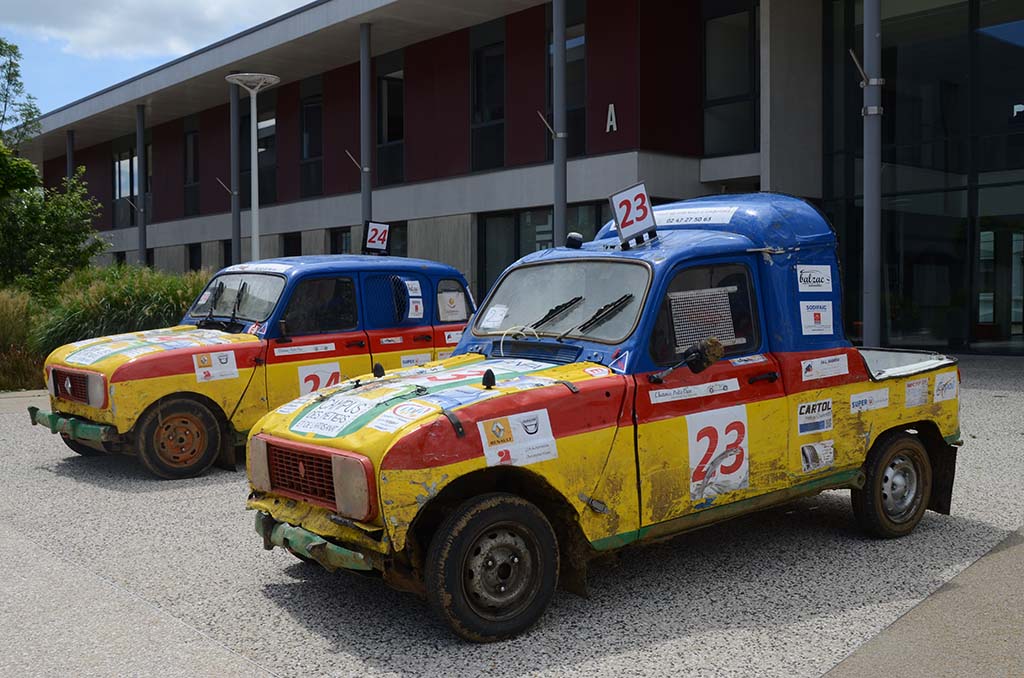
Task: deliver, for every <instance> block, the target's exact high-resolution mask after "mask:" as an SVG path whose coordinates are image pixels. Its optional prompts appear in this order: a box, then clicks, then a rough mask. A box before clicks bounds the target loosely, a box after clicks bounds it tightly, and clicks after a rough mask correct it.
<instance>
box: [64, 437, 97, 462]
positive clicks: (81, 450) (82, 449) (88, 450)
mask: <svg viewBox="0 0 1024 678" xmlns="http://www.w3.org/2000/svg"><path fill="white" fill-rule="evenodd" d="M60 439H61V440H63V441H64V444H65V445H67V446H68V449H69V450H71V451H72V452H75V453H76V454H80V455H82V456H83V457H99V456H101V455H103V454H106V452H104V451H103V450H98V449H96V448H95V447H89V446H88V445H86V444H85V443H81V442H79V441H77V440H72V439H71V438H68V437H66V436H65V435H64V434H61V436H60Z"/></svg>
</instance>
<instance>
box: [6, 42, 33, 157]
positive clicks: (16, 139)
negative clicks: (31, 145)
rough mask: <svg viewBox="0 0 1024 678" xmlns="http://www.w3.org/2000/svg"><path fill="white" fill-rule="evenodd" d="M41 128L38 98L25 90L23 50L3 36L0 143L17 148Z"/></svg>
mask: <svg viewBox="0 0 1024 678" xmlns="http://www.w3.org/2000/svg"><path fill="white" fill-rule="evenodd" d="M40 131H42V126H41V125H40V124H39V106H37V105H36V98H35V97H34V96H32V95H31V94H26V93H25V84H24V83H23V82H22V81H21V50H20V49H18V46H17V45H15V44H14V43H13V42H8V41H6V40H4V39H3V38H0V142H3V143H4V144H5V145H6V146H7V147H8V148H10V149H13V150H15V151H17V150H18V148H19V147H20V146H21V144H22V142H24V141H26V140H27V139H31V138H32V137H35V136H38V134H39V133H40Z"/></svg>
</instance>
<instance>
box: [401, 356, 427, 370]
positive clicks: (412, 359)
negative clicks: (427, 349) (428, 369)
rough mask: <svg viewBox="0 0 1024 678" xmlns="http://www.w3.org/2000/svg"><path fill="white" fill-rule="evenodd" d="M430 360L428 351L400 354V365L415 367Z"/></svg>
mask: <svg viewBox="0 0 1024 678" xmlns="http://www.w3.org/2000/svg"><path fill="white" fill-rule="evenodd" d="M430 360H431V357H430V354H429V353H414V354H412V355H403V356H402V367H416V366H417V365H422V364H423V363H429V362H430Z"/></svg>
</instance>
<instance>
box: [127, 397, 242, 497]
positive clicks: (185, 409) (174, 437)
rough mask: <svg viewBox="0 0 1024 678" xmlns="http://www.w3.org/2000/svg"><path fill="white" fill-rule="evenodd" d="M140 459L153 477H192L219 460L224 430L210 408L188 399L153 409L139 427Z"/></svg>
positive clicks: (173, 401)
mask: <svg viewBox="0 0 1024 678" xmlns="http://www.w3.org/2000/svg"><path fill="white" fill-rule="evenodd" d="M138 431H139V435H138V439H137V440H138V446H139V458H140V459H141V460H142V463H143V465H144V466H145V467H146V468H147V469H149V471H150V472H151V473H153V475H156V476H159V477H161V478H167V479H180V478H192V477H194V476H198V475H201V474H202V473H204V472H205V471H206V470H207V469H208V468H210V466H212V465H213V463H214V462H215V461H216V460H217V455H218V454H219V453H220V448H221V441H222V439H223V437H224V431H223V430H222V429H221V425H220V422H219V421H218V419H217V417H216V416H215V415H214V414H213V412H211V411H210V409H209V408H208V407H206V406H205V405H203V404H202V403H199V402H196V401H195V400H189V399H188V398H175V399H172V400H166V401H163V402H161V403H159V404H157V405H156V406H154V407H152V408H150V410H149V411H148V412H146V414H145V415H144V416H143V417H142V420H141V421H140V423H139V427H138Z"/></svg>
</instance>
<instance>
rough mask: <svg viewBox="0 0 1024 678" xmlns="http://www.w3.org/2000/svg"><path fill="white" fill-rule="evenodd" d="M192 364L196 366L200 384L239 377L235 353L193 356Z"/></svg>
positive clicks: (222, 352) (197, 379) (197, 378)
mask: <svg viewBox="0 0 1024 678" xmlns="http://www.w3.org/2000/svg"><path fill="white" fill-rule="evenodd" d="M192 363H193V365H194V366H195V371H196V381H199V382H206V381H217V380H219V379H235V378H237V377H238V365H237V364H236V363H235V352H234V351H218V352H216V353H197V354H195V355H194V356H192Z"/></svg>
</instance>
